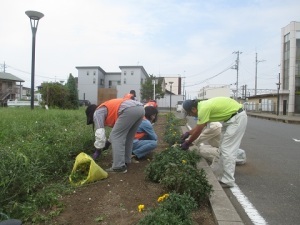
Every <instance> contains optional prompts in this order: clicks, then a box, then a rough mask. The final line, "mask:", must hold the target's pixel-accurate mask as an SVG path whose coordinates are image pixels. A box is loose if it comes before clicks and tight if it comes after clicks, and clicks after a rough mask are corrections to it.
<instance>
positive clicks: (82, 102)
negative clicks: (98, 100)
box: [79, 100, 91, 106]
mask: <svg viewBox="0 0 300 225" xmlns="http://www.w3.org/2000/svg"><path fill="white" fill-rule="evenodd" d="M90 104H91V102H90V101H89V100H79V106H89V105H90Z"/></svg>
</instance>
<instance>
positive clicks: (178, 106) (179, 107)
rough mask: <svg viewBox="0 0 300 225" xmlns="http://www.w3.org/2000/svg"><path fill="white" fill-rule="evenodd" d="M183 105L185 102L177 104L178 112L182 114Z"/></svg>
mask: <svg viewBox="0 0 300 225" xmlns="http://www.w3.org/2000/svg"><path fill="white" fill-rule="evenodd" d="M182 103H183V101H178V102H177V104H176V112H182Z"/></svg>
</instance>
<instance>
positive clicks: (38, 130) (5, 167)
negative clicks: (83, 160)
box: [0, 107, 93, 222]
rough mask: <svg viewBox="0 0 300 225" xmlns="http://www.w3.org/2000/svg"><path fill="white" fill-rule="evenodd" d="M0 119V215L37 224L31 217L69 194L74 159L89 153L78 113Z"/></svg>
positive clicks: (7, 114)
mask: <svg viewBox="0 0 300 225" xmlns="http://www.w3.org/2000/svg"><path fill="white" fill-rule="evenodd" d="M0 117H1V120H0V128H1V133H0V140H1V146H0V158H1V164H0V177H1V180H0V215H2V217H4V215H5V217H8V218H18V219H22V221H32V222H34V221H41V220H43V219H45V218H43V216H42V215H37V214H36V212H38V211H40V210H41V209H45V210H46V209H51V206H52V205H54V204H58V203H59V201H58V199H59V197H60V195H61V194H62V193H64V192H66V191H68V190H69V188H70V185H69V183H68V176H69V174H70V171H71V170H72V166H73V164H74V159H75V157H76V155H78V154H79V153H80V152H82V151H85V152H86V153H88V154H89V153H91V152H89V151H91V150H93V132H92V131H91V127H89V126H86V118H85V113H84V108H81V109H79V110H58V109H51V110H45V109H41V108H35V109H34V110H31V109H29V108H26V107H20V108H1V109H0ZM52 181H55V182H52ZM55 210H56V211H53V212H52V214H53V215H55V214H57V213H58V211H59V210H60V209H59V207H55ZM50 215H51V214H50ZM3 219H5V218H1V217H0V221H1V220H3Z"/></svg>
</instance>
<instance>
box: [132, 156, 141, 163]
mask: <svg viewBox="0 0 300 225" xmlns="http://www.w3.org/2000/svg"><path fill="white" fill-rule="evenodd" d="M131 162H132V163H140V161H139V159H138V157H136V155H131Z"/></svg>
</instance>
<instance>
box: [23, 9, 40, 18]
mask: <svg viewBox="0 0 300 225" xmlns="http://www.w3.org/2000/svg"><path fill="white" fill-rule="evenodd" d="M25 14H26V15H27V16H28V17H29V18H30V19H32V20H39V19H41V18H43V17H44V14H43V13H40V12H37V11H32V10H28V11H26V12H25Z"/></svg>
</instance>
